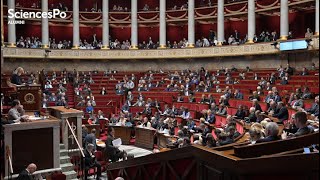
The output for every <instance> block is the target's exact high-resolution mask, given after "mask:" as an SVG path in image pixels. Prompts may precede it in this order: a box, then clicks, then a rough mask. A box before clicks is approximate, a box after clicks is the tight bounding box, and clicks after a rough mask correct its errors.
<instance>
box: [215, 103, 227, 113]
mask: <svg viewBox="0 0 320 180" xmlns="http://www.w3.org/2000/svg"><path fill="white" fill-rule="evenodd" d="M216 113H217V114H219V115H223V116H224V115H227V109H226V107H225V105H224V104H222V103H221V104H220V106H219V110H218V111H217V112H216Z"/></svg>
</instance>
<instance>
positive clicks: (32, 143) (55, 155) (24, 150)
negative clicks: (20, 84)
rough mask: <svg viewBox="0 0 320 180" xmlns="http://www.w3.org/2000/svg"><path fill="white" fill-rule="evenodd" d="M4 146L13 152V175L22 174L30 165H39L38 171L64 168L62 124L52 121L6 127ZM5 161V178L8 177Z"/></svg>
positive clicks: (11, 155) (50, 119)
mask: <svg viewBox="0 0 320 180" xmlns="http://www.w3.org/2000/svg"><path fill="white" fill-rule="evenodd" d="M3 127H4V144H5V145H6V147H8V148H9V150H10V151H9V152H10V153H9V154H10V157H11V159H12V168H13V174H19V173H20V172H21V171H22V170H23V169H25V168H26V167H27V166H28V164H30V163H35V164H36V165H37V166H38V169H37V171H41V170H47V171H50V170H51V171H54V170H56V169H59V168H60V152H59V151H60V146H59V120H58V119H56V118H53V117H50V118H49V119H46V120H35V121H33V122H28V123H21V124H7V125H4V126H3ZM8 169H9V166H8V161H7V160H5V176H6V177H8Z"/></svg>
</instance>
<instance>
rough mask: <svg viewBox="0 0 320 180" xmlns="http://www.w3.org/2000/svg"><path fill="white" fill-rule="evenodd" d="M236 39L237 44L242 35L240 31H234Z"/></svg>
mask: <svg viewBox="0 0 320 180" xmlns="http://www.w3.org/2000/svg"><path fill="white" fill-rule="evenodd" d="M233 37H234V39H235V40H236V42H239V41H240V33H239V32H238V30H234V35H233Z"/></svg>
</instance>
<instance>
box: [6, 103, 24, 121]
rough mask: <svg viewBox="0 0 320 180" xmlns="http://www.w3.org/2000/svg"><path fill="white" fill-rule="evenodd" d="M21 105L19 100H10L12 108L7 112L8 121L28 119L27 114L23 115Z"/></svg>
mask: <svg viewBox="0 0 320 180" xmlns="http://www.w3.org/2000/svg"><path fill="white" fill-rule="evenodd" d="M24 112H25V111H24V109H23V106H22V105H21V104H20V101H19V100H17V99H16V100H13V101H12V108H11V109H10V110H9V112H8V121H9V122H11V123H19V122H25V121H29V120H28V119H29V116H28V115H24Z"/></svg>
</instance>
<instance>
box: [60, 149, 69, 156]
mask: <svg viewBox="0 0 320 180" xmlns="http://www.w3.org/2000/svg"><path fill="white" fill-rule="evenodd" d="M60 156H68V150H66V149H60Z"/></svg>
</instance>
